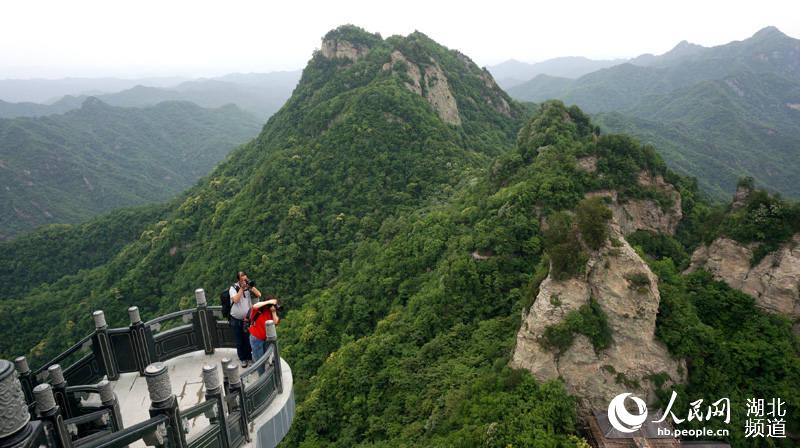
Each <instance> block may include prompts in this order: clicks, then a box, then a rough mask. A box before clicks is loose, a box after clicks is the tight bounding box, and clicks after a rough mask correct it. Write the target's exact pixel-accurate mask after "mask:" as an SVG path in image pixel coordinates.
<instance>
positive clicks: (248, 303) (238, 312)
mask: <svg viewBox="0 0 800 448" xmlns="http://www.w3.org/2000/svg"><path fill="white" fill-rule="evenodd" d="M228 293H229V294H230V296H231V317H230V319H229V322H230V325H231V329H232V330H233V335H234V338H235V339H236V353H237V355H238V356H239V362H240V363H241V365H242V368H244V367H247V366H248V365H249V363H250V362H251V360H252V359H253V355H252V353H251V350H250V338H249V336H250V334H249V332H248V331H247V330H248V327H249V326H250V325H249V318H250V308H252V306H253V301H252V299H253V297H256V298H259V297H261V292H260V291H259V290H258V289H256V285H255V282H253V281H250V278H248V277H247V272H244V271H239V272H237V273H236V283H234V284H233V285H232V286H231V288H230V290H229V291H228Z"/></svg>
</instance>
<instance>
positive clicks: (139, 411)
mask: <svg viewBox="0 0 800 448" xmlns="http://www.w3.org/2000/svg"><path fill="white" fill-rule="evenodd" d="M223 360H226V361H227V362H230V361H231V360H233V361H234V362H237V363H238V362H239V361H238V360H237V359H236V349H233V348H222V349H218V350H215V351H214V353H213V354H210V355H207V354H205V352H202V351H196V352H192V353H187V354H185V355H181V356H178V357H176V358H172V359H170V360H169V361H166V362H164V365H165V366H166V367H167V372H168V374H169V379H170V382H171V386H172V390H173V392H174V393H175V398H176V399H177V401H178V408H179V409H182V410H186V409H190V408H192V407H193V406H197V405H199V404H201V403H202V402H203V401H204V400H205V393H206V387H205V383H204V382H203V375H202V367H203V365H219V366H222V365H223ZM281 375H282V377H283V386H284V391H283V392H282V393H279V394H277V395H276V396H275V398H274V399H273V400H272V402H271V403H270V404H269V406H267V408H266V409H264V411H263V412H262V413H261V414H260V415H259V416H258V417H256V418H255V419H254V421H253V426H254V427H255V428H258V432H257V437H256V438H262V437H263V438H265V439H269V440H264V442H271V443H261V444H258V443H254V442H255V440H254V441H253V442H248V443H245V444H243V445H242V447H243V448H250V447H258V448H260V447H269V446H275V445H277V444H278V442H280V440H281V439H282V438H283V436H284V435H286V433H287V432H288V431H289V427H290V426H291V422H292V418H293V417H294V405H295V403H294V394H293V393H292V392H293V379H292V371H291V369H290V367H289V364H288V363H287V362H286V361H284V360H283V359H281ZM254 380H255V378H249V379H246V380H245V383H246V384H245V387H247V386H248V385H249V384H252V383H253V381H254ZM114 392H115V393H116V395H117V400H118V401H119V407H120V411H121V413H122V415H123V419H124V423H125V425H126V426H131V425H133V424H136V423H141V422H144V421H147V420H148V419H150V413H149V412H148V410H149V407H150V400H149V398H148V391H147V381H146V379H145V377H143V376H140V375H139V374H138V373H135V372H130V373H123V374H121V375H120V378H119V380H117V381H116V382H114ZM208 425H209V421H208V417H206V416H205V415H204V414H201V415H199V416H197V417H195V418H193V419H192V420H190V421H187V422H186V423H184V426H185V429H186V430H188V433H187V434H186V437H187V438H188V439H191V438H192V437H194V436H196V435H197V434H199V433H200V432H201V431H202V430H203V428H206V427H207V426H208ZM144 446H145V444H144V443H141V441H140V442H139V443H137V444H131V445H130V447H131V448H135V447H144Z"/></svg>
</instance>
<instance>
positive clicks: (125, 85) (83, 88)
mask: <svg viewBox="0 0 800 448" xmlns="http://www.w3.org/2000/svg"><path fill="white" fill-rule="evenodd" d="M185 81H189V78H183V77H177V76H171V77H160V78H158V77H151V78H131V79H122V78H62V79H0V99H2V100H3V101H8V102H10V103H24V102H28V103H40V104H49V103H52V102H54V101H57V100H58V99H59V98H61V97H62V96H65V95H73V96H77V95H100V94H103V93H109V92H119V91H121V90H125V89H130V88H131V87H135V86H137V85H143V86H151V87H174V86H176V85H178V84H180V83H182V82H185Z"/></svg>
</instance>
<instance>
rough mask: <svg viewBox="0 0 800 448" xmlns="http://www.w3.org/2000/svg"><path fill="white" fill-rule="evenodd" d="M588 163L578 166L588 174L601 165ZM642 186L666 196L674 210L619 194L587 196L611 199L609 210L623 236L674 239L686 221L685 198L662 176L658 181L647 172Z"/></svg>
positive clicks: (648, 200) (598, 193)
mask: <svg viewBox="0 0 800 448" xmlns="http://www.w3.org/2000/svg"><path fill="white" fill-rule="evenodd" d="M586 159H587V158H584V159H581V160H579V161H578V166H579V167H582V168H581V169H586V170H588V169H589V168H590V167H591V166H594V164H596V163H597V162H596V161H594V162H593V163H592V164H590V163H589V161H587V160H586ZM583 167H585V168H583ZM638 182H639V185H641V186H643V187H650V188H655V189H656V190H658V191H660V192H662V193H664V194H666V195H667V196H668V197H669V198H670V199H671V202H672V204H671V206H670V207H668V208H664V207H661V206H660V205H659V204H658V203H657V202H656V201H654V200H652V199H633V198H626V199H620V198H619V197H618V194H617V192H616V191H612V190H600V191H594V192H590V193H588V194H587V195H586V196H587V197H592V196H602V197H607V198H609V199H610V201H611V203H610V204H608V208H610V209H611V212H612V213H613V214H614V222H616V223H617V224H618V225H619V227H620V229H621V231H622V234H623V235H628V234H630V233H633V232H635V231H637V230H647V231H650V232H658V233H666V234H669V235H674V234H675V229H677V227H678V223H679V222H680V221H681V218H683V212H682V210H681V195H680V193H678V190H676V189H675V187H674V186H673V185H672V184H670V183H668V182H667V181H665V180H664V178H663V177H662V176H661V175H657V176H655V177H654V176H652V175H650V173H647V172H645V171H642V172H641V173H639V178H638Z"/></svg>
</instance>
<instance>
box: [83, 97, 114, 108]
mask: <svg viewBox="0 0 800 448" xmlns="http://www.w3.org/2000/svg"><path fill="white" fill-rule="evenodd" d="M108 107H109V105H108V104H106V103H104V102H102V101H100V99H99V98H97V97H96V96H89V97H86V99H85V100H83V104H81V109H83V110H97V109H105V108H108Z"/></svg>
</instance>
